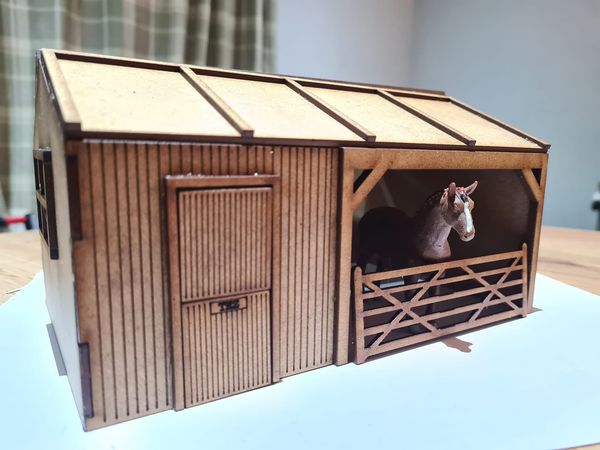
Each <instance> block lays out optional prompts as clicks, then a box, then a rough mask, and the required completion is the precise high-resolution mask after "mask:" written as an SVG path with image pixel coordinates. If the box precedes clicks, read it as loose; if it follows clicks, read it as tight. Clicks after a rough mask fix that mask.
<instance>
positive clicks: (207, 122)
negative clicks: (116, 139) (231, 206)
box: [59, 59, 239, 136]
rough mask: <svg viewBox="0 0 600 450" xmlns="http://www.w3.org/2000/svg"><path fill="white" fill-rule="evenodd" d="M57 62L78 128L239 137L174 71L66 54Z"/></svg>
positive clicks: (85, 129)
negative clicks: (78, 58)
mask: <svg viewBox="0 0 600 450" xmlns="http://www.w3.org/2000/svg"><path fill="white" fill-rule="evenodd" d="M59 65H60V68H61V70H62V72H63V76H64V78H65V81H66V83H67V85H68V88H69V91H70V93H71V96H72V98H73V102H74V103H75V106H76V108H77V110H78V111H79V115H80V116H81V129H82V130H83V131H109V132H124V133H164V134H183V135H210V136H239V133H238V132H237V131H236V130H235V129H234V128H233V127H232V126H231V125H230V124H229V123H228V122H227V121H226V120H225V119H224V118H223V117H222V116H221V115H220V114H219V113H218V112H217V111H216V110H215V109H214V108H213V107H212V106H211V105H210V104H209V103H208V102H207V101H206V100H205V99H204V98H203V97H202V96H201V95H200V94H199V93H198V92H196V90H195V89H194V88H193V87H192V86H191V85H190V83H189V82H188V81H186V80H185V78H184V77H183V76H182V75H181V74H180V73H178V72H171V71H166V70H154V69H145V68H134V67H124V66H116V65H109V64H97V63H90V62H82V61H73V60H68V59H59ZM92 94H93V95H92Z"/></svg>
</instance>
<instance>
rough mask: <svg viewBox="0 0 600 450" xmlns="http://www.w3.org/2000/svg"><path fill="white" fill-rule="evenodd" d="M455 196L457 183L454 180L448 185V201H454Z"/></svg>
mask: <svg viewBox="0 0 600 450" xmlns="http://www.w3.org/2000/svg"><path fill="white" fill-rule="evenodd" d="M455 198H456V183H455V182H454V181H453V182H452V183H450V186H448V203H454V200H455Z"/></svg>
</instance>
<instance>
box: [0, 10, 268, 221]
mask: <svg viewBox="0 0 600 450" xmlns="http://www.w3.org/2000/svg"><path fill="white" fill-rule="evenodd" d="M275 2H276V0H138V1H135V0H0V187H1V190H0V214H1V213H2V212H3V211H2V210H3V207H5V206H6V205H3V204H2V203H3V199H2V191H3V193H4V199H5V200H6V202H7V203H8V207H9V209H10V210H11V212H13V213H21V212H25V211H33V206H34V189H33V171H32V157H31V148H32V142H33V118H34V78H35V74H34V54H35V51H36V50H37V49H38V48H42V47H48V48H57V49H66V50H75V51H85V52H92V53H103V54H107V55H117V56H127V57H134V58H145V59H154V60H159V61H171V62H177V63H189V64H198V65H207V66H217V67H224V68H231V69H247V70H255V71H264V72H272V71H273V65H274V21H275V11H274V8H275Z"/></svg>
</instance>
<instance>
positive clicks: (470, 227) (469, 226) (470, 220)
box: [463, 200, 473, 233]
mask: <svg viewBox="0 0 600 450" xmlns="http://www.w3.org/2000/svg"><path fill="white" fill-rule="evenodd" d="M463 205H464V206H465V219H466V221H467V233H470V232H472V231H473V217H472V216H471V210H470V209H469V201H468V200H467V201H466V202H464V203H463Z"/></svg>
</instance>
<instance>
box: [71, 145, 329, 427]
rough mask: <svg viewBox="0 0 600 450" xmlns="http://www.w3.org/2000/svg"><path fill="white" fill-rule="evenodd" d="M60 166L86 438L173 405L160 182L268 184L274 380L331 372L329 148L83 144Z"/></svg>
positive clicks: (165, 246) (161, 185)
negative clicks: (69, 195)
mask: <svg viewBox="0 0 600 450" xmlns="http://www.w3.org/2000/svg"><path fill="white" fill-rule="evenodd" d="M72 157H74V158H76V159H77V161H78V174H77V177H78V179H79V196H80V208H81V210H80V215H81V229H82V232H83V236H82V239H81V240H78V241H76V242H75V243H74V255H75V259H76V261H77V265H76V266H75V268H74V271H75V284H76V287H77V292H76V294H77V304H78V308H79V326H80V339H81V342H86V343H88V345H89V346H90V357H91V386H92V397H93V399H94V417H92V418H90V419H88V423H87V426H88V428H96V427H98V426H101V425H106V424H110V423H115V422H119V421H122V420H123V419H129V418H134V417H138V416H142V415H147V414H149V413H152V412H156V411H162V410H165V409H170V408H172V407H173V396H172V391H173V386H172V379H171V377H170V374H171V373H172V370H173V368H172V367H171V365H170V361H171V358H172V353H171V348H170V345H169V343H170V339H171V337H170V326H169V323H170V312H169V305H168V299H169V283H168V273H167V271H166V267H167V266H166V261H167V258H166V256H167V248H168V245H167V242H166V240H165V236H164V235H163V233H162V232H161V229H162V228H163V225H161V224H163V223H164V220H165V217H164V208H163V203H164V201H163V200H162V196H163V189H164V186H163V183H162V180H163V178H164V177H166V176H167V175H179V174H182V175H184V174H188V173H194V174H204V175H253V174H254V173H261V174H273V175H278V176H279V177H280V179H281V200H280V201H281V204H280V206H279V207H280V211H281V214H280V221H281V222H280V228H281V261H280V290H281V295H280V330H281V331H280V336H279V345H280V348H281V352H280V361H279V367H280V376H281V377H285V376H289V375H293V374H296V373H300V372H303V371H306V370H311V369H314V368H317V367H322V366H325V365H328V364H331V363H332V361H333V346H334V343H333V323H334V322H333V321H334V309H333V308H334V303H333V300H334V289H335V279H336V276H335V262H336V240H337V229H336V214H337V195H336V193H337V164H338V151H337V150H336V149H326V148H287V147H274V148H272V147H262V146H252V147H246V146H228V145H193V144H179V143H172V144H147V143H131V142H123V141H111V142H109V141H104V142H84V143H82V144H80V145H79V146H78V148H77V150H73V152H72ZM317 178H318V179H319V180H320V183H315V182H314V180H315V179H317ZM284 199H285V200H284Z"/></svg>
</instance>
